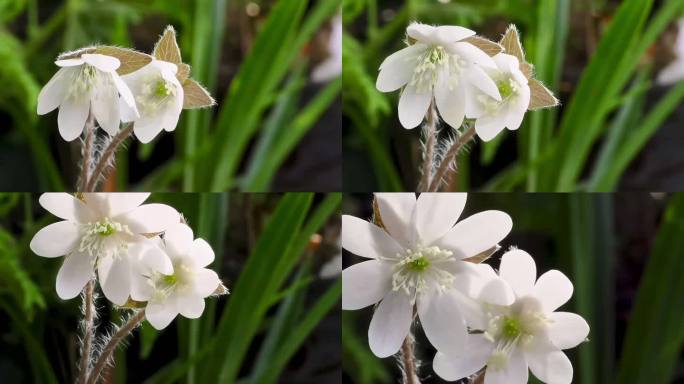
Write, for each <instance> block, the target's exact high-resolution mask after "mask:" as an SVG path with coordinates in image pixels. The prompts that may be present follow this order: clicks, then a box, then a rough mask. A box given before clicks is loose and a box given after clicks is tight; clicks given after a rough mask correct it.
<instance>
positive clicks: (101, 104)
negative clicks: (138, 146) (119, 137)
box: [91, 74, 121, 136]
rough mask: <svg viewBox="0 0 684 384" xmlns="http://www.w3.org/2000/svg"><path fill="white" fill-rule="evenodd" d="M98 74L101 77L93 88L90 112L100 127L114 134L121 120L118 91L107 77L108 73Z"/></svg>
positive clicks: (117, 130)
mask: <svg viewBox="0 0 684 384" xmlns="http://www.w3.org/2000/svg"><path fill="white" fill-rule="evenodd" d="M100 76H102V77H103V79H102V81H101V82H100V84H98V86H97V87H95V89H94V90H93V99H92V102H91V103H92V112H93V115H95V120H97V122H98V123H99V125H100V127H102V129H104V130H105V132H107V133H108V134H110V135H111V136H114V135H116V134H117V132H119V122H120V121H121V115H120V114H119V93H118V91H117V89H116V87H115V86H114V84H113V82H112V81H111V79H110V78H107V76H110V75H109V74H100Z"/></svg>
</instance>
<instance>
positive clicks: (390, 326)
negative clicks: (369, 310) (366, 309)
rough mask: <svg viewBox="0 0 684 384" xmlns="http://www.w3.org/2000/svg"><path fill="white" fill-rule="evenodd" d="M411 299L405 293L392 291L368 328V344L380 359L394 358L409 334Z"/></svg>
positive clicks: (411, 312) (411, 316) (411, 315)
mask: <svg viewBox="0 0 684 384" xmlns="http://www.w3.org/2000/svg"><path fill="white" fill-rule="evenodd" d="M412 307H413V305H411V299H410V298H409V295H407V294H406V293H405V292H404V291H390V292H389V293H388V294H387V295H385V298H384V299H382V301H381V302H380V305H379V306H378V308H377V309H376V310H375V313H374V314H373V319H371V322H370V326H369V327H368V344H369V345H370V349H371V351H372V352H373V353H374V354H375V356H378V357H388V356H392V355H394V354H395V353H397V351H398V350H399V348H400V347H401V344H402V343H403V342H404V339H405V338H406V335H408V333H409V328H410V327H411V321H412V318H413V309H412Z"/></svg>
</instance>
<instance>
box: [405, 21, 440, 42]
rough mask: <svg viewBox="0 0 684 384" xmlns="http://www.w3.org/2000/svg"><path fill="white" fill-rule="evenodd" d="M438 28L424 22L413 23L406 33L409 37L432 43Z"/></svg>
mask: <svg viewBox="0 0 684 384" xmlns="http://www.w3.org/2000/svg"><path fill="white" fill-rule="evenodd" d="M436 31H437V28H435V27H433V26H432V25H428V24H422V23H416V22H413V23H411V24H410V25H409V26H408V27H406V34H407V35H409V37H411V38H413V39H415V40H418V41H420V42H422V43H427V44H432V43H434V42H435V40H434V38H435V33H436Z"/></svg>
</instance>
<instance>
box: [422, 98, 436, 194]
mask: <svg viewBox="0 0 684 384" xmlns="http://www.w3.org/2000/svg"><path fill="white" fill-rule="evenodd" d="M438 118H439V117H438V116H437V108H436V107H435V103H434V102H433V103H430V108H429V109H428V112H427V116H426V119H425V126H424V128H423V140H424V143H423V171H422V172H423V175H422V179H421V182H420V185H419V186H418V190H419V191H420V192H423V191H426V190H427V189H428V188H430V183H431V181H432V170H433V161H434V152H435V141H436V139H437V137H436V136H437V119H438Z"/></svg>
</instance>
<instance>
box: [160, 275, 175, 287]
mask: <svg viewBox="0 0 684 384" xmlns="http://www.w3.org/2000/svg"><path fill="white" fill-rule="evenodd" d="M162 281H163V282H164V284H166V285H175V284H176V282H178V276H176V275H175V274H174V275H164V277H162Z"/></svg>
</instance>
